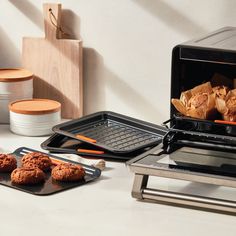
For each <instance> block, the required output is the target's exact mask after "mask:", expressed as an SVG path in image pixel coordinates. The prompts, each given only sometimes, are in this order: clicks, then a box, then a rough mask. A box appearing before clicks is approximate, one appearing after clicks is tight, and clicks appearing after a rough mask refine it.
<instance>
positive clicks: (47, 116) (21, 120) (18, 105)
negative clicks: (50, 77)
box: [9, 99, 61, 136]
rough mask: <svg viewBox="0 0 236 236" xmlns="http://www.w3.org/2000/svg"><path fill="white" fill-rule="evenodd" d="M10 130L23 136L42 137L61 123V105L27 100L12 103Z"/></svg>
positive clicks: (42, 100)
mask: <svg viewBox="0 0 236 236" xmlns="http://www.w3.org/2000/svg"><path fill="white" fill-rule="evenodd" d="M9 110H10V129H11V131H12V132H13V133H16V134H19V135H24V136H43V135H49V134H51V133H52V127H53V126H55V125H57V124H59V123H60V121H61V104H60V103H59V102H57V101H54V100H49V99H29V100H19V101H15V102H12V103H11V104H10V105H9Z"/></svg>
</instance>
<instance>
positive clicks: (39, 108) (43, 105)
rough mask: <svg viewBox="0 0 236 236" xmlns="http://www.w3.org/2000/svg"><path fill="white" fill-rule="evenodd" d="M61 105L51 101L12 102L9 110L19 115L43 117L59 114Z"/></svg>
mask: <svg viewBox="0 0 236 236" xmlns="http://www.w3.org/2000/svg"><path fill="white" fill-rule="evenodd" d="M60 109H61V103H59V102H57V101H54V100H49V99H29V100H19V101H15V102H12V103H11V104H10V105H9V110H10V111H12V112H15V113H19V114H27V115H42V114H49V113H54V112H57V111H59V110H60Z"/></svg>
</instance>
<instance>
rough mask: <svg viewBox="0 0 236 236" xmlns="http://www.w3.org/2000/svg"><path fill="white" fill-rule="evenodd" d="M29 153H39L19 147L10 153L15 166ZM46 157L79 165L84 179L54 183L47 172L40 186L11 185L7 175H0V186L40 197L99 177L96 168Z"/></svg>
mask: <svg viewBox="0 0 236 236" xmlns="http://www.w3.org/2000/svg"><path fill="white" fill-rule="evenodd" d="M30 152H39V151H37V150H33V149H30V148H27V147H21V148H18V149H17V150H15V151H14V152H13V153H12V154H13V155H14V156H15V157H16V159H17V166H18V167H19V166H21V163H20V160H21V157H22V156H23V155H24V154H27V153H30ZM47 155H48V156H49V157H52V158H54V159H58V160H61V161H66V162H70V163H73V164H79V165H81V166H83V168H84V169H85V172H86V175H85V177H84V179H82V180H80V181H77V182H59V181H55V180H53V179H52V177H51V174H50V171H49V172H46V181H45V182H44V183H42V184H37V185H19V184H13V183H12V182H11V178H10V174H9V173H0V184H1V185H5V186H8V187H11V188H14V189H17V190H20V191H24V192H27V193H31V194H35V195H41V196H42V195H50V194H53V193H58V192H61V191H64V190H67V189H70V188H74V187H78V186H80V185H83V184H86V183H89V182H91V181H93V180H95V179H97V178H98V177H99V176H100V175H101V171H100V170H99V169H97V168H94V167H91V166H88V165H84V164H81V163H78V162H75V161H72V160H68V159H64V158H61V157H58V156H56V155H51V154H47Z"/></svg>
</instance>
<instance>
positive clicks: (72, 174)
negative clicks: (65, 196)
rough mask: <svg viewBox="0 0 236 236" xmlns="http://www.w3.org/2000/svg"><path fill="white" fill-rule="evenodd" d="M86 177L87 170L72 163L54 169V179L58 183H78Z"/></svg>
mask: <svg viewBox="0 0 236 236" xmlns="http://www.w3.org/2000/svg"><path fill="white" fill-rule="evenodd" d="M84 176H85V170H84V168H83V167H82V166H80V165H74V164H70V163H63V164H59V165H57V166H56V167H54V168H53V169H52V178H53V179H55V180H58V181H68V182H72V181H78V180H81V179H82V178H83V177H84Z"/></svg>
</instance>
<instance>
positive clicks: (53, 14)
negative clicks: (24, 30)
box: [43, 3, 61, 40]
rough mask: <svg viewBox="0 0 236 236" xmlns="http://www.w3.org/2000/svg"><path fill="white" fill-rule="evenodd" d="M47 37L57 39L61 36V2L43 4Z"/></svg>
mask: <svg viewBox="0 0 236 236" xmlns="http://www.w3.org/2000/svg"><path fill="white" fill-rule="evenodd" d="M43 16H44V31H45V38H46V39H48V40H55V39H59V38H60V31H59V29H60V26H61V4H58V3H45V4H43Z"/></svg>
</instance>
